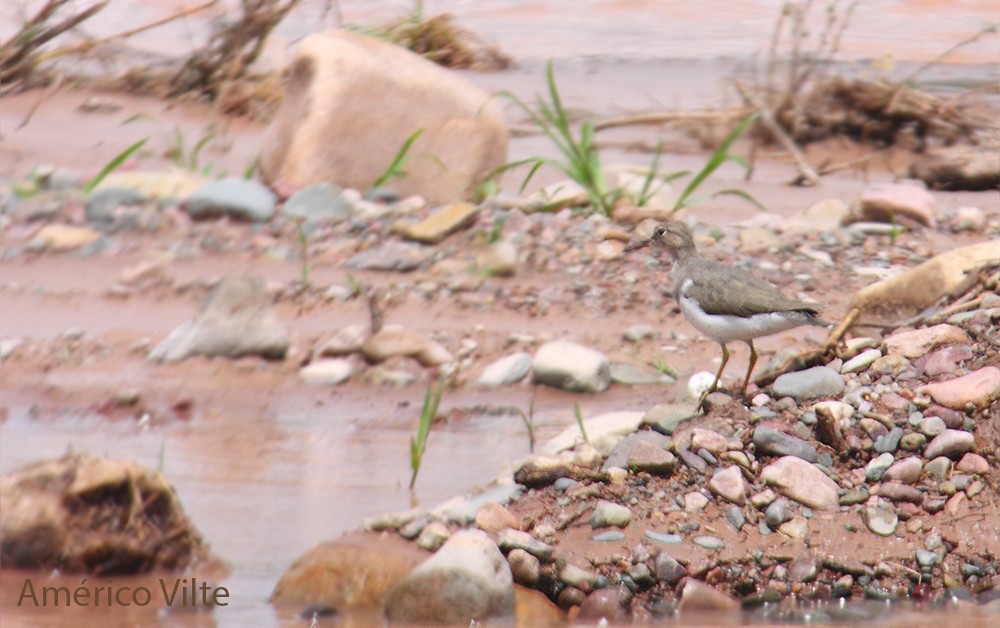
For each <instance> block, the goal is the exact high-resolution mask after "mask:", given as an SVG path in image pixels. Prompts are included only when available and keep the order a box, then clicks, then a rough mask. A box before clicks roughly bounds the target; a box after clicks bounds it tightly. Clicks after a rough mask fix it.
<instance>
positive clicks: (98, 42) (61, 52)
mask: <svg viewBox="0 0 1000 628" xmlns="http://www.w3.org/2000/svg"><path fill="white" fill-rule="evenodd" d="M218 3H219V0H209V1H208V2H206V3H205V4H202V5H198V6H196V7H192V8H190V9H185V10H183V11H181V12H180V13H175V14H173V15H169V16H167V17H165V18H163V19H161V20H156V21H155V22H150V23H149V24H146V25H144V26H139V27H137V28H133V29H131V30H127V31H123V32H121V33H116V34H114V35H108V36H107V37H102V38H100V39H92V40H88V41H84V42H80V43H78V44H74V45H72V46H64V47H62V48H59V49H56V50H53V51H52V52H46V53H43V54H41V55H39V56H38V58H37V60H36V62H37V63H41V62H42V61H48V60H49V59H54V58H56V57H63V56H66V55H70V54H78V53H81V52H87V51H90V50H93V49H94V48H96V47H97V46H102V45H104V44H106V43H109V42H112V41H116V40H118V39H128V38H129V37H132V36H133V35H138V34H139V33H142V32H145V31H148V30H151V29H154V28H157V27H159V26H163V25H164V24H169V23H170V22H174V21H176V20H179V19H181V18H183V17H187V16H189V15H192V14H194V13H198V12H200V11H204V10H205V9H208V8H210V7H212V6H215V5H216V4H218Z"/></svg>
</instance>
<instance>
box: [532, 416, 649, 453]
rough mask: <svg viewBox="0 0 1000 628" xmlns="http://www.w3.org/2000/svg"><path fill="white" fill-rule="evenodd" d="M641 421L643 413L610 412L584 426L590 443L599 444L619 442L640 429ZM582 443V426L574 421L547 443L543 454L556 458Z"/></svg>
mask: <svg viewBox="0 0 1000 628" xmlns="http://www.w3.org/2000/svg"><path fill="white" fill-rule="evenodd" d="M641 419H642V413H641V412H608V413H605V414H600V415H598V416H595V417H590V418H587V419H584V420H583V424H584V427H585V428H586V430H587V437H588V438H589V439H590V442H591V443H592V444H594V443H598V444H599V443H603V442H607V441H609V440H618V439H617V437H619V436H625V435H626V434H631V433H632V432H634V431H636V430H637V429H638V428H639V421H640V420H641ZM581 442H583V435H582V434H581V433H580V426H579V425H577V424H576V421H573V424H572V425H570V426H569V427H567V428H566V429H564V430H563V431H562V432H559V434H557V435H556V436H554V437H553V438H552V439H551V440H550V441H548V442H547V443H545V445H544V446H542V449H541V453H542V454H543V455H546V456H555V455H557V454H558V453H559V452H561V451H565V450H567V449H573V448H574V447H576V446H577V445H578V444H580V443H581Z"/></svg>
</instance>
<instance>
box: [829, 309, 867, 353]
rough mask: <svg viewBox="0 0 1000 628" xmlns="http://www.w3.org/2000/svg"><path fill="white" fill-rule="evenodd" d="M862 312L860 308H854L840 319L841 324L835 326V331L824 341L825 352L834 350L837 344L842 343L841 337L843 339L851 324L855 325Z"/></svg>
mask: <svg viewBox="0 0 1000 628" xmlns="http://www.w3.org/2000/svg"><path fill="white" fill-rule="evenodd" d="M860 314H861V310H859V309H858V308H854V309H852V310H851V311H850V312H848V313H847V316H845V317H844V319H843V320H842V321H840V324H839V325H837V326H836V327H834V328H833V331H831V332H830V335H829V336H828V337H827V339H826V342H825V343H823V353H830V352H832V351H833V350H834V349H835V348H836V346H837V345H838V344H840V341H841V339H843V337H844V334H846V333H847V330H849V329H850V328H851V326H852V325H854V321H855V320H857V318H858V316H859V315H860Z"/></svg>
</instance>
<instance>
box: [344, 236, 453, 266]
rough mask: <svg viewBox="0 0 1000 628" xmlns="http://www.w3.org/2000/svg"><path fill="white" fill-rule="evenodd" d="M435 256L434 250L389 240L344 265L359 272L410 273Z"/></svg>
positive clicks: (362, 252)
mask: <svg viewBox="0 0 1000 628" xmlns="http://www.w3.org/2000/svg"><path fill="white" fill-rule="evenodd" d="M433 255H434V249H433V248H430V247H425V246H420V245H419V244H408V243H405V242H397V241H395V240H388V241H386V242H383V243H381V244H379V245H378V246H376V247H374V248H371V249H367V250H365V251H361V252H360V253H356V254H354V255H353V256H351V257H350V258H349V259H348V260H347V261H346V262H344V265H345V266H347V267H348V268H357V269H359V270H381V271H391V272H409V271H411V270H416V269H417V268H420V266H421V264H423V263H425V262H427V261H429V260H430V259H431V257H433Z"/></svg>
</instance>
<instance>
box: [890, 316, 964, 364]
mask: <svg viewBox="0 0 1000 628" xmlns="http://www.w3.org/2000/svg"><path fill="white" fill-rule="evenodd" d="M968 342H970V338H969V335H968V334H967V333H965V331H963V330H962V329H961V328H958V327H955V326H954V325H947V324H943V323H942V324H941V325H934V326H933V327H925V328H922V329H914V330H911V331H899V332H896V333H894V334H892V335H891V336H889V337H888V338H886V339H885V341H884V342H883V343H882V344H883V346H884V347H885V350H886V353H888V354H891V355H901V356H903V357H904V358H908V359H910V360H913V359H915V358H919V357H921V356H923V355H925V354H927V353H930V352H931V351H933V350H935V349H937V348H938V347H943V346H945V345H953V344H965V343H968Z"/></svg>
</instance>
